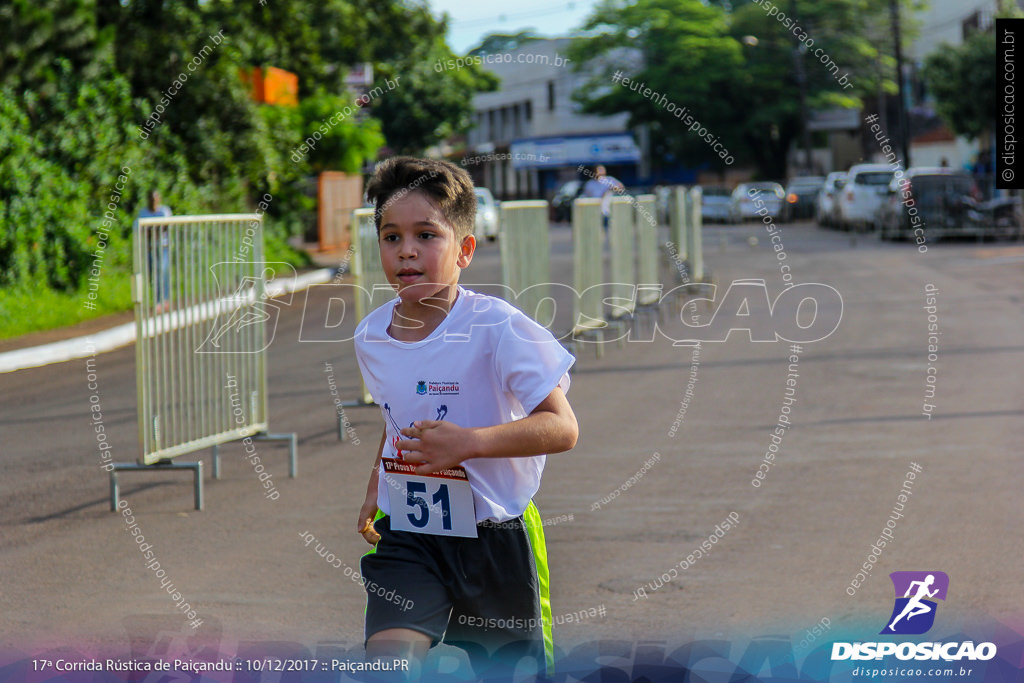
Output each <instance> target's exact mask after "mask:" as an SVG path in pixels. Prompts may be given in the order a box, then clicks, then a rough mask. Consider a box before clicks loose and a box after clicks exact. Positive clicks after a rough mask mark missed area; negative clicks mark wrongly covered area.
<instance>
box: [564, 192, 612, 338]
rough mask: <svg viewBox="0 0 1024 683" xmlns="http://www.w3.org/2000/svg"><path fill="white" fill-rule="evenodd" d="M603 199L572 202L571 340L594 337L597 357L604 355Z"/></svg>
mask: <svg viewBox="0 0 1024 683" xmlns="http://www.w3.org/2000/svg"><path fill="white" fill-rule="evenodd" d="M601 222H602V216H601V200H600V199H593V198H591V199H577V200H575V201H574V202H573V203H572V243H573V251H572V282H573V288H574V289H575V290H576V296H575V297H573V313H572V318H573V330H572V339H573V340H576V339H583V340H585V339H586V338H587V337H593V338H594V340H595V342H596V344H595V349H596V353H597V357H598V358H601V357H602V356H603V355H604V343H603V342H604V328H605V327H607V326H608V323H607V321H606V320H605V319H604V260H603V253H602V252H603V246H604V235H603V234H602V228H601Z"/></svg>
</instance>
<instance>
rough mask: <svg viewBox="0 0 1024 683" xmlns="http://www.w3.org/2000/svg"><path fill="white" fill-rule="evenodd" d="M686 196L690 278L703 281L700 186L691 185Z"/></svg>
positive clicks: (687, 248) (701, 197)
mask: <svg viewBox="0 0 1024 683" xmlns="http://www.w3.org/2000/svg"><path fill="white" fill-rule="evenodd" d="M686 197H687V204H686V210H687V214H688V215H689V219H688V220H687V221H686V225H687V230H686V253H687V255H689V260H690V279H691V280H692V281H693V282H704V244H703V237H702V233H703V229H704V225H703V223H704V217H703V214H702V213H701V204H702V200H703V193H702V192H701V189H700V187H693V188H690V191H689V192H688V193H687V195H686Z"/></svg>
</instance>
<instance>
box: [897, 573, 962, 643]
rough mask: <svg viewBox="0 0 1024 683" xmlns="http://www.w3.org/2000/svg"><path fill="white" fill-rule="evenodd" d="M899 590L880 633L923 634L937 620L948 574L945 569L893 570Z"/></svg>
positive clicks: (943, 598) (946, 588) (946, 586)
mask: <svg viewBox="0 0 1024 683" xmlns="http://www.w3.org/2000/svg"><path fill="white" fill-rule="evenodd" d="M889 578H890V579H892V586H893V589H894V590H895V592H896V604H895V605H893V608H892V614H891V615H890V616H889V622H888V624H887V625H886V627H885V628H884V629H882V630H881V632H880V633H881V634H883V635H890V634H894V633H895V634H900V635H920V634H922V633H927V632H928V630H929V629H930V628H931V627H932V624H934V623H935V611H936V609H937V607H938V603H936V602H935V600H945V599H946V591H948V590H949V576H947V575H946V573H945V572H936V571H928V572H893V573H892V574H889Z"/></svg>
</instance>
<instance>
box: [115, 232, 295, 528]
mask: <svg viewBox="0 0 1024 683" xmlns="http://www.w3.org/2000/svg"><path fill="white" fill-rule="evenodd" d="M262 228H263V223H262V216H260V215H259V214H224V215H209V216H177V217H173V218H172V217H167V218H163V217H156V218H143V219H140V220H139V221H138V223H137V227H136V229H135V230H134V233H135V234H134V245H133V247H134V269H133V273H134V274H133V278H132V296H133V300H134V302H135V332H136V341H135V364H136V387H137V393H138V415H139V425H138V426H139V442H140V446H141V451H140V455H139V459H138V463H114V467H113V469H112V470H111V472H110V504H111V510H116V509H117V503H118V498H119V482H118V472H120V471H158V470H191V471H192V472H193V477H194V483H195V486H194V488H195V507H196V509H197V510H201V509H202V507H203V504H202V499H203V490H202V471H203V470H202V462H190V463H176V462H173V460H174V458H177V457H179V456H181V455H185V454H187V453H193V452H195V451H197V450H200V449H203V448H207V447H213V455H214V458H213V471H214V477H219V475H220V460H219V453H218V451H217V447H218V446H219V445H220V444H222V443H226V442H229V441H234V440H237V439H242V438H245V437H252V438H253V439H260V440H287V441H288V442H289V475H290V476H292V477H294V476H295V475H296V443H297V438H296V435H295V434H294V433H292V434H269V433H267V426H268V419H267V361H266V347H267V345H268V344H269V341H268V340H267V339H266V327H267V321H268V320H270V319H271V318H272V316H273V313H276V311H275V310H273V309H274V308H275V306H274V304H273V303H271V302H270V301H268V300H267V294H266V279H267V276H268V275H270V274H272V273H273V271H274V268H272V267H270V264H266V263H264V261H263V231H262ZM274 320H275V322H276V318H274Z"/></svg>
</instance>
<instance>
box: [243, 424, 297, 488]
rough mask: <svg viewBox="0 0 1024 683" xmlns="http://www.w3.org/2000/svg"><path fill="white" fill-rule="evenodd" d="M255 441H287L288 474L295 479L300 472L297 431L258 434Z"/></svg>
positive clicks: (254, 438)
mask: <svg viewBox="0 0 1024 683" xmlns="http://www.w3.org/2000/svg"><path fill="white" fill-rule="evenodd" d="M253 440H254V441H287V442H288V476H289V477H290V478H291V479H294V478H295V477H297V476H298V474H299V459H298V450H299V448H298V446H299V437H298V435H297V434H296V433H295V432H292V433H291V434H257V435H256V436H254V437H253Z"/></svg>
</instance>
